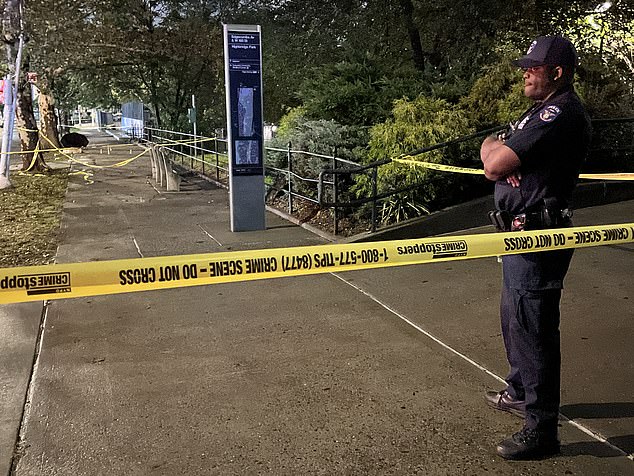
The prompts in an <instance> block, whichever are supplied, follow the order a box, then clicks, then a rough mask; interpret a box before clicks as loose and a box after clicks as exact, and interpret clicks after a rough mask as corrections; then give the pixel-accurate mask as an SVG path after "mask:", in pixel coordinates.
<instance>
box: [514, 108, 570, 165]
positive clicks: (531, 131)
mask: <svg viewBox="0 0 634 476" xmlns="http://www.w3.org/2000/svg"><path fill="white" fill-rule="evenodd" d="M562 116H563V114H562V110H561V108H560V107H559V106H555V105H550V106H547V107H545V108H544V109H542V110H541V111H538V112H536V113H535V114H534V115H533V116H532V117H531V118H530V119H529V121H528V122H527V123H526V124H525V126H524V127H523V128H522V129H519V130H516V131H515V133H514V134H513V135H511V137H509V138H508V139H507V140H506V142H505V143H504V144H505V145H506V146H507V147H509V148H510V149H512V150H513V152H515V153H516V154H517V156H518V157H519V159H520V162H522V164H524V163H525V162H526V160H527V159H530V157H532V156H533V155H534V154H531V152H534V151H536V150H539V149H542V148H543V147H548V145H549V143H550V141H554V137H556V136H557V132H558V130H560V129H561V127H562V124H563V123H564V121H565V118H564V117H562Z"/></svg>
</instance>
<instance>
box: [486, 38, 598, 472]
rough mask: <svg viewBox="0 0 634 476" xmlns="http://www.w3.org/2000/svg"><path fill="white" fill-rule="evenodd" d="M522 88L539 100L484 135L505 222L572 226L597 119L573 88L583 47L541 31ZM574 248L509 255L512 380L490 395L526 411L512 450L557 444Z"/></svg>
mask: <svg viewBox="0 0 634 476" xmlns="http://www.w3.org/2000/svg"><path fill="white" fill-rule="evenodd" d="M515 64H516V65H517V66H519V67H520V68H522V70H523V71H524V76H523V78H524V94H525V95H526V96H527V97H529V98H531V99H532V100H534V104H533V106H532V107H531V108H530V109H529V110H528V111H526V112H525V113H524V114H523V115H522V116H521V117H520V118H519V119H518V120H517V121H516V122H515V123H513V124H512V125H511V126H510V128H509V130H507V131H505V133H503V134H500V135H498V136H491V137H487V138H486V139H485V140H484V142H483V143H482V146H481V150H480V156H481V159H482V162H483V164H484V173H485V175H486V177H487V178H488V179H489V180H492V181H495V195H494V198H495V206H496V208H497V210H496V211H494V212H492V214H491V215H490V216H491V217H492V219H493V221H494V223H495V224H496V225H497V227H498V229H500V230H503V231H518V232H521V231H522V230H532V229H544V228H556V227H563V226H570V225H571V221H570V216H571V212H570V210H571V198H572V191H573V189H574V187H575V184H576V182H577V178H578V175H579V169H580V166H581V163H582V162H583V161H584V159H585V158H586V156H587V154H588V150H589V143H590V136H591V127H590V120H589V118H588V115H587V113H586V111H585V109H584V107H583V105H582V103H581V101H580V99H579V97H578V96H577V94H576V93H575V91H574V88H573V77H574V70H575V66H576V64H577V54H576V51H575V48H574V46H573V45H572V43H571V42H570V41H569V40H567V39H565V38H563V37H561V36H542V37H539V38H537V39H536V40H535V41H533V43H532V44H531V45H530V48H529V49H528V51H527V53H526V55H525V56H523V57H522V58H520V59H519V60H517V61H515ZM571 258H572V250H556V251H548V252H541V253H526V254H519V255H511V256H504V257H503V258H502V269H503V286H502V297H501V305H500V314H501V321H502V335H503V338H504V345H505V348H506V355H507V358H508V362H509V366H510V371H509V374H508V376H507V378H506V383H507V387H506V388H505V389H504V390H502V391H500V392H487V394H486V396H485V397H486V402H487V404H488V405H490V406H492V407H493V408H496V409H498V410H503V411H507V412H511V413H513V414H516V415H519V416H522V417H523V418H524V427H523V428H522V429H521V430H520V431H519V432H517V433H515V434H514V435H512V436H511V437H509V438H507V439H504V440H503V441H501V442H500V443H499V444H498V445H497V448H496V450H497V453H498V455H500V456H501V457H503V458H505V459H535V458H542V457H546V456H550V455H553V454H556V453H558V452H559V439H558V435H557V421H558V415H559V398H560V397H559V394H560V366H561V365H560V363H561V355H560V339H559V301H560V298H561V289H562V287H563V280H564V277H565V275H566V272H567V271H568V266H569V264H570V260H571Z"/></svg>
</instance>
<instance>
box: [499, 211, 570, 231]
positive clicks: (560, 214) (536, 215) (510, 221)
mask: <svg viewBox="0 0 634 476" xmlns="http://www.w3.org/2000/svg"><path fill="white" fill-rule="evenodd" d="M571 218H572V210H570V209H568V208H566V209H564V210H561V209H555V210H553V209H549V208H546V207H544V208H542V209H540V210H537V211H534V212H528V213H520V214H519V215H513V214H511V213H509V212H508V211H506V210H492V211H490V212H489V220H491V223H493V225H494V226H495V228H496V229H497V230H498V231H524V230H527V231H528V230H542V229H545V228H560V227H564V226H570V224H571Z"/></svg>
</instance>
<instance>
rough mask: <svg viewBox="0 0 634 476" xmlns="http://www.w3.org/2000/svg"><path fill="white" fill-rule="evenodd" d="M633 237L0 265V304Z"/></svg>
mask: <svg viewBox="0 0 634 476" xmlns="http://www.w3.org/2000/svg"><path fill="white" fill-rule="evenodd" d="M633 242H634V223H623V224H614V225H602V226H591V227H575V228H564V229H554V230H539V231H525V232H520V233H518V232H515V233H490V234H480V235H464V236H460V235H455V236H444V237H441V238H420V239H410V240H396V241H382V242H374V243H352V244H329V245H316V246H303V247H294V248H275V249H261V250H249V251H231V252H218V253H207V254H196V255H182V256H163V257H155V258H135V259H122V260H113V261H100V262H89V263H71V264H53V265H45V266H29V267H19V268H4V269H0V304H3V303H16V302H27V301H39V300H44V299H47V300H49V299H65V298H75V297H81V296H96V295H106V294H118V293H128V292H135V291H149V290H158V289H168V288H180V287H185V286H199V285H209V284H220V283H232V282H240V281H251V280H256V279H268V278H282V277H290V276H303V275H312V274H320V273H331V272H339V271H353V270H361V269H372V268H385V267H391V266H404V265H412V264H425V263H437V262H441V261H454V260H465V259H473V258H484V257H489V256H500V255H509V254H518V253H529V252H542V251H550V250H560V249H567V248H584V247H591V246H601V245H614V244H625V243H633Z"/></svg>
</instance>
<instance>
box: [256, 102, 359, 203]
mask: <svg viewBox="0 0 634 476" xmlns="http://www.w3.org/2000/svg"><path fill="white" fill-rule="evenodd" d="M367 141H368V133H367V128H364V127H355V126H346V125H342V124H339V123H337V122H335V121H332V120H330V121H328V120H324V119H320V120H310V119H308V118H307V117H306V113H305V109H304V108H295V109H291V110H290V111H289V112H288V114H286V116H284V117H283V118H282V119H281V121H280V126H279V127H278V130H277V135H276V137H275V138H274V139H273V140H272V141H270V142H269V143H268V144H267V146H269V147H272V148H279V149H284V150H286V149H287V147H288V144H289V143H290V144H291V149H292V150H293V151H300V150H301V151H306V152H312V153H315V154H322V155H328V156H332V155H334V154H336V156H337V157H338V158H343V159H347V160H353V161H358V160H360V157H361V156H362V155H363V154H364V148H365V145H366V144H367ZM291 160H292V168H293V172H294V173H296V174H297V175H299V176H301V177H306V178H315V177H317V176H318V175H319V173H320V172H321V170H322V169H323V168H330V167H332V159H324V158H320V157H315V156H311V155H309V154H302V153H299V152H292V153H291ZM267 164H269V165H271V166H273V167H277V168H282V169H286V168H287V167H288V153H287V152H286V151H285V152H276V151H268V152H267ZM293 184H294V187H295V190H297V191H299V192H300V193H303V194H305V195H307V196H310V197H313V198H316V197H317V194H316V187H315V184H314V183H312V182H305V181H302V180H300V179H297V178H295V179H293Z"/></svg>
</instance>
